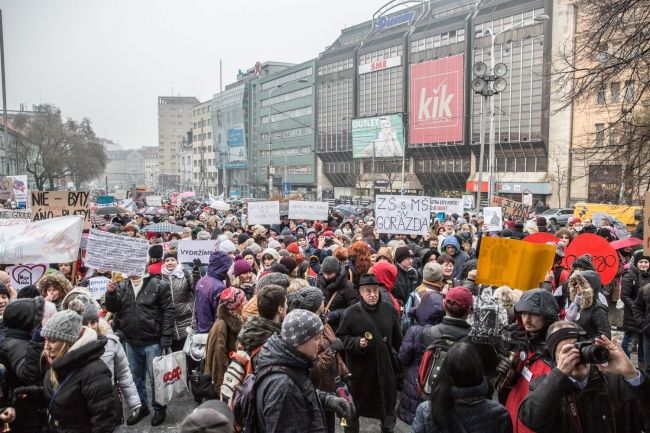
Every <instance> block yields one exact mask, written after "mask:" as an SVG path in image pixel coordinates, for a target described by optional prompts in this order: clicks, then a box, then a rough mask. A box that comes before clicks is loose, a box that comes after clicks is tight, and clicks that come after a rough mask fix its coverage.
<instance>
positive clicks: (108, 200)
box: [97, 195, 115, 207]
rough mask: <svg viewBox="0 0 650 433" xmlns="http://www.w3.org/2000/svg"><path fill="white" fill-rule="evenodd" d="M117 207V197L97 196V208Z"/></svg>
mask: <svg viewBox="0 0 650 433" xmlns="http://www.w3.org/2000/svg"><path fill="white" fill-rule="evenodd" d="M107 206H115V196H114V195H98V196H97V207H107Z"/></svg>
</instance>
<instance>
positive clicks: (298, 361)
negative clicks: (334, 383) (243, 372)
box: [255, 334, 327, 433]
mask: <svg viewBox="0 0 650 433" xmlns="http://www.w3.org/2000/svg"><path fill="white" fill-rule="evenodd" d="M270 366H282V367H285V368H288V369H291V370H293V372H294V373H295V374H296V376H297V378H298V383H296V382H294V381H293V380H292V379H291V378H289V376H288V375H287V374H286V373H283V372H277V373H271V374H269V375H266V376H265V377H263V378H262V380H261V382H259V383H256V384H255V386H256V392H255V401H256V406H257V420H258V426H259V427H260V431H263V432H265V433H303V432H304V433H325V432H327V427H326V422H325V417H324V415H323V408H322V406H321V403H320V399H319V393H320V392H318V393H317V391H316V390H315V389H314V386H313V385H312V383H311V380H310V379H309V369H310V368H311V367H312V362H311V361H310V360H308V359H307V358H305V357H304V356H302V355H301V354H300V353H298V352H297V351H296V350H294V349H292V348H290V347H288V346H287V345H286V344H284V342H283V341H282V340H281V339H280V336H279V335H277V334H276V335H273V336H271V338H269V340H268V341H267V342H266V343H265V344H264V347H263V348H262V350H261V351H260V354H259V357H258V358H257V365H256V367H255V368H256V372H257V373H258V374H259V372H260V370H261V369H263V368H265V367H270Z"/></svg>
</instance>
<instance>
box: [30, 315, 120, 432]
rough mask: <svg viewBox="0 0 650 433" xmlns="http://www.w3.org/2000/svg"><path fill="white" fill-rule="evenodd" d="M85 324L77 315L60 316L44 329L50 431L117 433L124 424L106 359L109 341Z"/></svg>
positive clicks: (56, 316) (46, 391)
mask: <svg viewBox="0 0 650 433" xmlns="http://www.w3.org/2000/svg"><path fill="white" fill-rule="evenodd" d="M73 304H75V305H76V303H73ZM81 320H82V319H81V315H80V314H79V312H77V311H75V310H72V309H70V310H64V311H59V312H58V313H56V314H55V315H54V316H53V317H52V318H51V319H50V321H49V322H47V323H46V324H45V326H44V327H43V329H42V330H41V336H42V337H43V338H45V350H44V351H43V356H44V358H45V360H46V361H47V363H48V365H49V366H50V370H49V371H48V372H47V373H46V374H45V381H44V392H45V401H46V402H48V403H47V409H48V419H49V429H50V430H49V431H52V432H67V433H71V432H78V433H81V432H107V433H108V432H112V431H113V430H114V429H115V428H116V427H117V426H118V425H119V423H118V422H117V417H116V412H115V403H114V401H113V381H112V379H111V372H110V371H109V369H108V367H106V365H105V364H104V362H102V360H101V358H100V357H101V356H102V354H103V353H104V346H106V341H105V340H98V339H97V333H96V332H95V331H93V330H92V329H90V328H86V327H82V326H81Z"/></svg>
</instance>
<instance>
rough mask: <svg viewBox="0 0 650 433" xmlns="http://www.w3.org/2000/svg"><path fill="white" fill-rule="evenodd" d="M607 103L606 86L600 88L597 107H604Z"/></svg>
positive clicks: (597, 94) (597, 95)
mask: <svg viewBox="0 0 650 433" xmlns="http://www.w3.org/2000/svg"><path fill="white" fill-rule="evenodd" d="M604 103H605V86H600V87H599V88H598V93H596V105H603V104H604Z"/></svg>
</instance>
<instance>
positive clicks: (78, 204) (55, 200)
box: [32, 191, 92, 230]
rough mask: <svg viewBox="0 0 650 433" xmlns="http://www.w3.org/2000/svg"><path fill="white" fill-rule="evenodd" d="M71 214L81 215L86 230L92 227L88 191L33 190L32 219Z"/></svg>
mask: <svg viewBox="0 0 650 433" xmlns="http://www.w3.org/2000/svg"><path fill="white" fill-rule="evenodd" d="M69 215H81V216H82V217H84V230H89V229H90V227H91V226H92V222H91V220H90V210H89V209H88V191H32V221H41V220H46V219H50V218H56V217H60V216H69Z"/></svg>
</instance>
